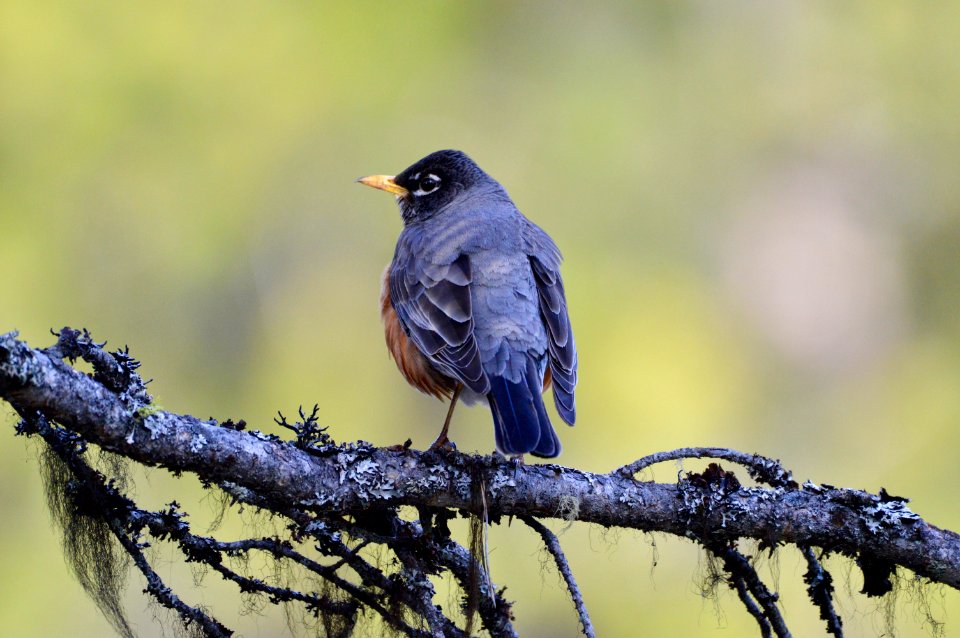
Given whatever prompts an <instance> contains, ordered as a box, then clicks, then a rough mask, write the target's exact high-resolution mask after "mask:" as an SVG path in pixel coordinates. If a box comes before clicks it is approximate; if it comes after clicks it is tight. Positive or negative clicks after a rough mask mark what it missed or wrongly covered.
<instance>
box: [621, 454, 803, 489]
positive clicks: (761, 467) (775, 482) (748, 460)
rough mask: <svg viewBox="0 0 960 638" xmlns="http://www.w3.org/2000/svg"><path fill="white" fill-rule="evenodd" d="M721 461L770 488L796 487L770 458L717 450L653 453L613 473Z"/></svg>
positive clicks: (789, 477) (628, 472) (791, 475)
mask: <svg viewBox="0 0 960 638" xmlns="http://www.w3.org/2000/svg"><path fill="white" fill-rule="evenodd" d="M703 458H709V459H722V460H724V461H731V462H733V463H738V464H740V465H742V466H744V467H745V468H747V471H748V472H749V473H750V476H752V477H753V478H754V479H755V480H757V481H759V482H761V483H766V484H767V485H770V486H771V487H796V486H797V484H796V482H795V481H794V480H793V474H792V473H791V472H789V471H788V470H785V469H784V468H783V466H782V465H781V464H780V461H777V460H775V459H770V458H767V457H765V456H760V455H759V454H747V453H745V452H738V451H737V450H730V449H727V448H720V447H684V448H679V449H677V450H670V451H669V452H656V453H655V454H648V455H647V456H645V457H643V458H641V459H638V460H636V461H634V462H633V463H628V464H627V465H624V466H622V467H619V468H617V469H616V470H614V471H613V473H614V474H619V475H621V476H633V475H635V474H636V473H637V472H639V471H641V470H643V469H646V468H648V467H650V466H651V465H656V464H658V463H665V462H666V461H677V460H680V459H703Z"/></svg>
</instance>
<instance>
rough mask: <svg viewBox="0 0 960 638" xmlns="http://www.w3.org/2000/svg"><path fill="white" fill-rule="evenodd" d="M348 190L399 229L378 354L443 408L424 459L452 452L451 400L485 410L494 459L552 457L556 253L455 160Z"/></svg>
mask: <svg viewBox="0 0 960 638" xmlns="http://www.w3.org/2000/svg"><path fill="white" fill-rule="evenodd" d="M357 181H358V182H360V183H362V184H365V185H367V186H371V187H373V188H376V189H380V190H383V191H386V192H388V193H392V194H393V195H395V196H396V200H397V204H398V205H399V208H400V216H401V218H402V220H403V230H402V231H401V233H400V237H399V239H398V240H397V245H396V249H395V251H394V255H393V259H392V260H391V262H390V263H389V264H388V265H387V267H386V269H385V270H384V272H383V277H382V280H381V295H380V314H381V319H382V321H383V329H384V336H385V339H386V342H387V349H388V351H389V353H390V355H391V356H392V358H393V359H394V361H395V362H396V364H397V367H398V368H399V370H400V372H401V374H402V375H403V376H404V377H405V378H406V380H407V382H408V383H410V385H412V386H413V387H415V388H416V389H418V390H420V391H421V392H424V393H426V394H429V395H433V396H435V397H437V398H439V399H441V400H442V399H449V400H450V407H449V409H448V411H447V415H446V419H445V420H444V424H443V428H442V430H441V432H440V434H439V436H438V437H437V439H436V441H434V443H433V444H432V445H431V446H430V448H429V449H431V450H436V449H438V448H443V447H445V446H450V445H451V443H450V440H449V438H448V433H449V427H450V421H451V418H452V416H453V410H454V407H456V405H457V400H458V399H460V400H462V401H463V402H464V403H466V404H468V405H470V404H474V403H478V402H482V401H484V400H485V401H486V402H487V403H488V404H489V406H490V410H491V413H492V416H493V424H494V438H495V442H496V448H497V450H498V451H499V452H501V453H502V454H504V455H506V456H508V457H511V458H515V459H518V460H520V461H521V462H522V460H523V455H524V454H528V453H529V454H531V455H533V456H537V457H542V458H553V457H556V456H558V455H559V454H560V450H561V445H560V441H559V439H558V437H557V434H556V432H555V431H554V429H553V426H552V424H551V423H550V418H549V416H548V415H547V411H546V408H545V406H544V402H543V396H542V395H543V393H544V392H545V391H546V389H547V388H548V387H550V386H551V385H552V386H553V399H554V405H555V406H556V409H557V413H558V414H559V416H560V418H561V419H562V420H563V421H564V422H566V423H567V424H569V425H571V426H572V425H573V424H574V422H575V421H576V404H575V400H574V391H575V388H576V385H577V348H576V345H575V343H574V338H573V331H572V329H571V326H570V317H569V313H568V310H567V299H566V293H565V292H564V287H563V280H562V278H561V277H560V262H561V260H562V257H561V254H560V250H559V249H558V248H557V245H556V244H555V243H554V241H553V240H552V239H551V238H550V236H549V235H548V234H547V233H546V232H544V231H543V230H542V229H540V227H538V226H537V225H536V224H534V223H533V222H531V221H530V220H529V219H527V218H526V217H525V216H524V215H523V214H522V213H521V212H520V211H519V209H518V208H517V207H516V205H515V204H514V203H513V200H511V199H510V196H509V195H508V194H507V191H506V190H505V189H504V187H503V186H501V185H500V183H499V182H497V181H496V180H495V179H493V178H492V177H491V176H490V175H488V174H487V173H486V172H484V171H483V170H482V169H481V168H480V167H479V166H478V165H477V164H476V163H475V162H474V161H473V160H472V159H470V157H469V156H467V155H466V154H465V153H463V152H462V151H456V150H442V151H437V152H434V153H431V154H430V155H427V156H426V157H424V158H423V159H421V160H419V161H417V162H416V163H414V164H413V165H411V166H409V167H408V168H406V169H404V170H403V171H402V172H400V173H398V174H397V175H396V176H392V175H370V176H368V177H361V178H359V179H358V180H357Z"/></svg>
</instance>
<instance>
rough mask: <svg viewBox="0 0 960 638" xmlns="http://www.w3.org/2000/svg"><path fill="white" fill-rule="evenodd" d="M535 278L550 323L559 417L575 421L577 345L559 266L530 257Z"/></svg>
mask: <svg viewBox="0 0 960 638" xmlns="http://www.w3.org/2000/svg"><path fill="white" fill-rule="evenodd" d="M530 266H531V267H532V268H533V278H534V280H535V281H536V283H537V295H538V297H539V299H540V316H541V318H542V319H543V323H544V325H545V326H546V327H547V338H548V344H547V347H548V353H549V364H550V373H551V376H552V377H553V401H554V403H555V404H556V406H557V412H558V413H559V414H560V417H561V418H562V419H563V420H564V421H566V422H567V423H569V424H570V425H573V423H574V421H576V418H577V409H576V402H575V401H574V394H573V393H574V388H576V386H577V346H576V344H575V343H574V341H573V329H572V328H571V327H570V316H569V315H568V313H567V298H566V294H565V293H564V290H563V279H561V278H560V270H559V268H557V267H552V268H551V267H549V266H547V265H546V264H544V262H542V261H541V260H540V259H538V258H537V257H534V256H531V257H530Z"/></svg>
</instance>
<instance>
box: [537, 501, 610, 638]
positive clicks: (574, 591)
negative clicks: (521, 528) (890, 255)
mask: <svg viewBox="0 0 960 638" xmlns="http://www.w3.org/2000/svg"><path fill="white" fill-rule="evenodd" d="M518 518H519V519H520V520H521V521H523V522H524V523H526V524H527V525H528V526H529V527H531V528H532V529H533V530H534V531H535V532H537V533H538V534H540V538H542V539H543V544H544V545H546V547H547V551H549V552H550V554H551V555H553V560H554V561H556V563H557V570H558V571H559V572H560V575H561V576H563V580H564V582H566V583H567V589H568V590H569V591H570V598H571V599H572V600H573V606H574V607H575V608H576V610H577V616H579V617H580V626H581V627H582V628H583V635H584V636H586V637H587V638H595V637H596V634H595V633H594V631H593V623H592V622H590V614H589V613H588V612H587V606H586V605H585V604H584V603H583V596H582V595H581V594H580V588H579V587H577V581H576V579H574V577H573V570H571V569H570V563H568V562H567V557H566V556H565V555H564V553H563V549H562V548H561V547H560V541H559V540H558V539H557V536H556V534H554V533H553V532H551V531H550V530H549V529H547V527H546V525H544V524H543V523H541V522H540V521H538V520H537V519H535V518H533V517H532V516H520V517H518Z"/></svg>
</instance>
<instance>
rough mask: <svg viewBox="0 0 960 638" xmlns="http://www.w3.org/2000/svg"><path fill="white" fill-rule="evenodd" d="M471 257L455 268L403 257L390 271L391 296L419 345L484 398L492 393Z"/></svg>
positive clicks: (440, 366)
mask: <svg viewBox="0 0 960 638" xmlns="http://www.w3.org/2000/svg"><path fill="white" fill-rule="evenodd" d="M472 281H473V278H472V275H471V271H470V257H469V256H468V255H460V256H458V257H457V258H456V259H455V260H454V261H453V262H451V263H449V264H445V265H444V264H434V263H427V264H424V263H421V261H420V260H418V259H416V257H415V256H414V255H413V254H412V253H405V254H401V253H398V254H397V256H396V257H395V258H394V263H393V265H392V267H391V270H390V296H391V301H392V302H393V306H394V309H395V310H396V312H397V317H398V318H399V319H400V325H401V326H402V327H403V329H404V330H405V331H406V332H407V334H408V335H409V337H410V339H411V340H412V341H413V343H414V345H416V346H417V348H418V349H419V350H420V351H421V352H422V353H423V354H424V355H425V356H426V357H427V359H429V360H430V362H431V363H432V364H433V365H434V366H435V367H436V368H437V369H439V370H440V371H441V372H443V373H444V374H446V375H447V376H450V377H453V378H454V379H457V380H458V381H460V382H462V383H463V384H464V385H465V386H467V387H468V388H470V389H471V390H473V391H474V392H477V393H480V394H486V393H487V392H489V391H490V382H489V380H488V379H487V375H486V374H485V373H484V371H483V366H482V365H481V360H480V351H479V349H478V347H477V341H476V338H475V336H474V331H473V328H474V323H473V307H472V302H471V299H470V284H471V283H472Z"/></svg>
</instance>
